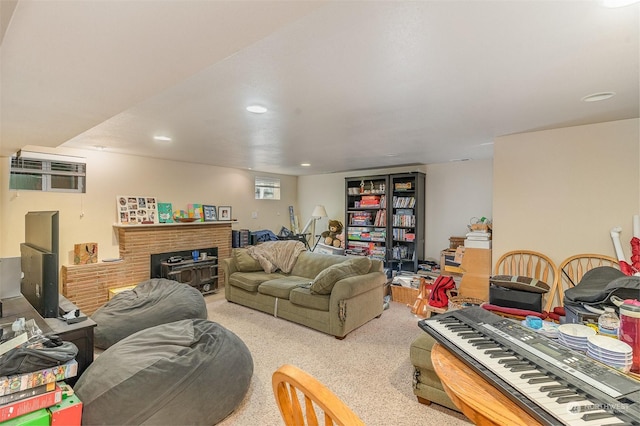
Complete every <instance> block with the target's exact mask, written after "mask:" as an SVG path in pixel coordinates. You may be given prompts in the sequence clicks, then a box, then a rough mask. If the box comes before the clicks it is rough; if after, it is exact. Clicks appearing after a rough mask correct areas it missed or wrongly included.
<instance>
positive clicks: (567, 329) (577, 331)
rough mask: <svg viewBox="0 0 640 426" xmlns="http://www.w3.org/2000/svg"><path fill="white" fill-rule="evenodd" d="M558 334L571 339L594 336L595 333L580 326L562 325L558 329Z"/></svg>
mask: <svg viewBox="0 0 640 426" xmlns="http://www.w3.org/2000/svg"><path fill="white" fill-rule="evenodd" d="M558 332H560V333H561V334H564V335H567V336H571V337H589V336H595V334H596V331H595V330H594V329H593V328H591V327H587V326H586V325H582V324H562V325H561V326H559V327H558Z"/></svg>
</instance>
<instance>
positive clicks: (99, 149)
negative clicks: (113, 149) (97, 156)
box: [95, 145, 107, 151]
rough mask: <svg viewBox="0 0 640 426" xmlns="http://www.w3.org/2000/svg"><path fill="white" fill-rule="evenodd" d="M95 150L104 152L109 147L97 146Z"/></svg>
mask: <svg viewBox="0 0 640 426" xmlns="http://www.w3.org/2000/svg"><path fill="white" fill-rule="evenodd" d="M95 149H97V150H98V151H104V150H105V149H107V147H106V146H103V145H96V146H95Z"/></svg>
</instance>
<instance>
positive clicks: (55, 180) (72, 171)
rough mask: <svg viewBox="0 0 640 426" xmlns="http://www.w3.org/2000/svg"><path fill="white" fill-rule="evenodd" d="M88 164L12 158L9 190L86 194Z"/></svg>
mask: <svg viewBox="0 0 640 426" xmlns="http://www.w3.org/2000/svg"><path fill="white" fill-rule="evenodd" d="M86 168H87V166H86V164H84V163H72V162H67V161H56V160H41V159H35V158H25V157H22V156H20V157H11V171H10V176H9V189H13V190H26V191H46V192H77V193H85V192H86Z"/></svg>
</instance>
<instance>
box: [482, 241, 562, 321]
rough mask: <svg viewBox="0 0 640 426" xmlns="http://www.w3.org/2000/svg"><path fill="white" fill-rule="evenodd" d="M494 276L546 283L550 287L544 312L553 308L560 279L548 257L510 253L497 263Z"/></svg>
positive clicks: (525, 253)
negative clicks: (517, 277)
mask: <svg viewBox="0 0 640 426" xmlns="http://www.w3.org/2000/svg"><path fill="white" fill-rule="evenodd" d="M494 275H520V276H525V277H530V278H536V279H538V280H540V281H544V282H545V283H547V284H548V285H549V287H550V290H549V292H548V293H547V294H546V296H545V302H544V310H545V311H547V312H548V311H549V310H550V309H551V308H552V306H553V302H554V297H553V296H554V294H555V292H556V288H557V286H558V279H559V278H558V268H557V267H556V264H555V263H553V261H552V260H551V259H550V258H549V257H548V256H547V255H544V254H542V253H538V252H537V251H531V250H513V251H509V252H507V253H505V254H503V255H502V256H501V257H500V259H498V261H497V262H496V266H495V267H494ZM560 303H562V300H560Z"/></svg>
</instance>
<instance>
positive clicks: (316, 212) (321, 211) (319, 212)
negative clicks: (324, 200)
mask: <svg viewBox="0 0 640 426" xmlns="http://www.w3.org/2000/svg"><path fill="white" fill-rule="evenodd" d="M311 217H315V218H317V219H320V218H321V217H327V211H326V210H325V208H324V206H321V205H320V204H318V205H317V206H315V207H314V209H313V213H311Z"/></svg>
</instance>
